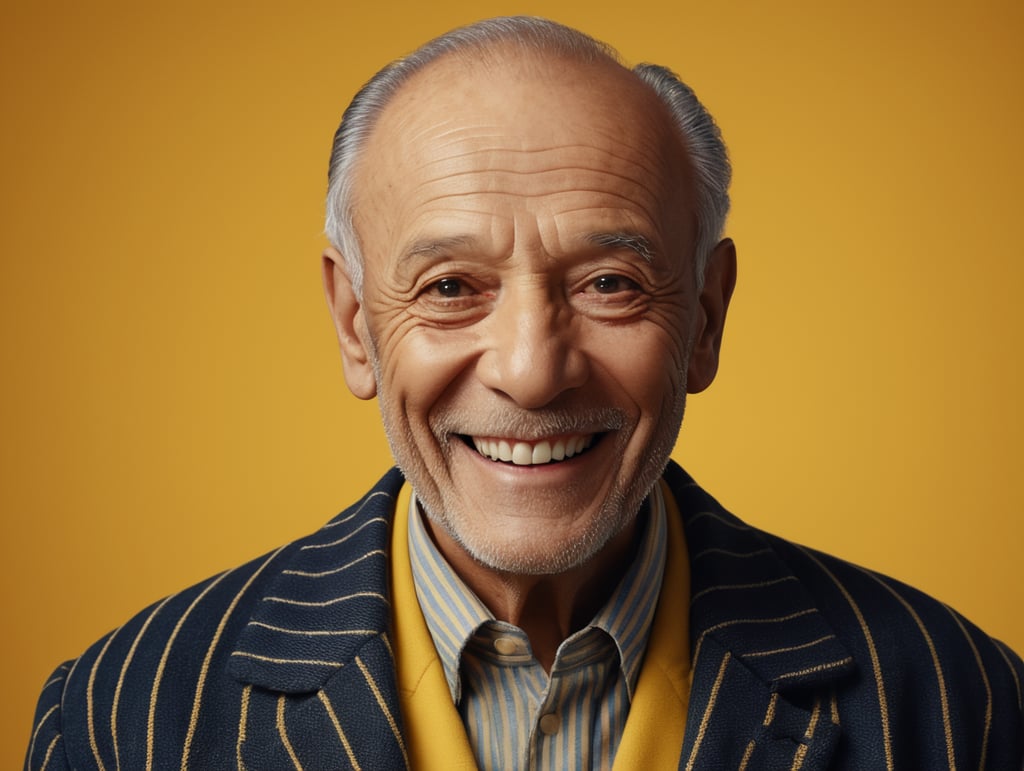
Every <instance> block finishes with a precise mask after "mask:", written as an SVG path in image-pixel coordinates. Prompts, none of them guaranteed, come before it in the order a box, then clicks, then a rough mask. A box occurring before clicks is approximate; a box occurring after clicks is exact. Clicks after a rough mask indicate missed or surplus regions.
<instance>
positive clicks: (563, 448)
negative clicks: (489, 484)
mask: <svg viewBox="0 0 1024 771" xmlns="http://www.w3.org/2000/svg"><path fill="white" fill-rule="evenodd" d="M598 438H599V435H598V434H579V435H575V436H566V437H561V438H559V439H555V440H549V439H541V440H539V441H536V442H527V441H523V440H521V439H494V438H486V437H475V436H474V437H467V439H468V441H469V442H470V443H472V445H473V446H474V447H476V451H477V452H478V453H480V454H481V455H483V456H484V457H485V458H490V459H491V460H493V461H501V462H504V463H512V464H514V465H516V466H537V465H542V464H544V463H552V462H558V461H562V460H568V459H569V458H572V457H573V456H575V455H579V454H580V453H581V452H584V451H586V450H588V449H590V447H591V445H593V443H594V442H595V440H597V439H598Z"/></svg>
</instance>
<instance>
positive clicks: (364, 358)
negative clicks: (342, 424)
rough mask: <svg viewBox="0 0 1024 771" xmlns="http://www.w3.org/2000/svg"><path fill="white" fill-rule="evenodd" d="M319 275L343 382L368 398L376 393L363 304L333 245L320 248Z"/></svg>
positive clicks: (357, 394) (354, 391) (356, 394)
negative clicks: (343, 376)
mask: <svg viewBox="0 0 1024 771" xmlns="http://www.w3.org/2000/svg"><path fill="white" fill-rule="evenodd" d="M323 278H324V294H326V295H327V307H328V308H329V309H330V311H331V318H332V319H334V328H335V330H336V331H337V333H338V345H339V347H340V348H341V363H342V365H343V367H344V369H345V383H346V384H347V385H348V390H350V391H351V392H352V393H353V394H355V396H357V397H358V398H360V399H372V398H373V397H374V396H376V395H377V380H376V377H375V376H374V372H373V363H372V359H371V351H372V348H371V345H372V343H371V341H370V334H369V330H368V329H367V327H366V319H365V317H364V315H363V305H362V302H361V301H360V300H359V298H358V297H357V296H356V292H355V289H354V288H353V286H352V281H351V279H350V278H349V275H348V271H347V270H346V269H345V258H344V257H342V256H341V253H340V252H339V251H338V250H337V249H335V248H333V247H328V248H327V249H326V250H325V251H324V256H323Z"/></svg>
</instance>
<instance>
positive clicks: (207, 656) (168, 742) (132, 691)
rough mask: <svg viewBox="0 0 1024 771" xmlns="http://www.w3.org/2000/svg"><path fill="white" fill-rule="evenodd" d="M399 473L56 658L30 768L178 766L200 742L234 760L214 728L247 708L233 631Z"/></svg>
mask: <svg viewBox="0 0 1024 771" xmlns="http://www.w3.org/2000/svg"><path fill="white" fill-rule="evenodd" d="M396 473H397V472H392V473H391V474H389V475H388V476H386V477H385V478H384V479H383V480H381V482H380V483H378V485H377V486H376V487H375V488H374V489H373V490H371V491H370V492H369V493H367V495H366V496H364V498H363V499H361V500H360V501H359V502H357V503H356V504H354V505H353V506H351V507H349V508H348V509H346V510H345V511H343V512H342V513H341V514H339V515H338V516H337V517H335V518H334V519H333V520H331V522H329V523H327V524H326V525H325V526H324V527H323V528H321V529H320V530H318V531H316V532H315V533H313V534H311V535H309V536H306V537H305V538H302V539H299V540H297V541H293V542H291V543H289V544H286V545H285V546H282V547H281V548H279V549H277V550H275V551H273V552H270V553H268V554H265V555H263V556H261V557H258V558H256V559H254V560H252V561H250V562H248V563H246V564H244V565H241V566H238V567H236V568H232V569H230V570H227V571H224V572H223V573H220V574H218V575H215V576H212V577H211V578H208V579H206V580H205V581H202V582H200V583H198V584H195V585H194V586H191V587H188V588H186V589H184V590H182V591H180V592H178V593H176V594H172V595H170V596H169V597H166V598H164V599H163V600H160V601H159V602H156V603H154V604H152V605H150V606H149V607H147V608H145V609H144V610H142V611H141V612H139V613H138V614H136V615H135V616H134V617H132V618H131V619H130V620H128V621H127V622H126V623H125V624H124V625H122V626H120V627H118V628H117V629H115V630H113V631H112V632H110V633H109V634H107V635H105V636H104V637H102V638H100V639H99V640H98V641H97V642H95V643H94V644H93V645H92V646H91V647H89V648H88V649H87V650H86V651H85V652H84V653H83V654H82V655H81V656H80V657H78V658H77V659H74V660H72V661H69V662H66V663H65V664H63V665H61V667H59V668H58V669H57V670H56V672H55V673H54V674H53V675H52V676H51V678H50V679H49V680H48V681H47V683H46V685H45V686H44V688H43V690H42V693H41V696H40V699H39V702H38V706H37V709H36V717H35V722H34V725H33V734H32V737H31V739H30V747H29V750H28V753H27V755H26V768H42V767H47V768H51V769H52V768H59V767H71V768H95V767H102V766H106V767H108V768H109V767H115V768H116V767H128V768H134V767H143V766H148V767H157V768H165V767H171V766H174V767H177V766H179V765H181V763H182V761H183V758H184V757H187V756H188V755H189V754H192V755H193V756H194V755H195V753H196V751H201V752H203V753H204V754H203V759H204V763H208V764H212V765H211V766H210V767H228V766H229V765H234V761H235V754H234V743H233V742H232V743H230V744H231V746H230V747H227V746H226V745H225V746H224V747H221V746H220V745H221V744H225V743H223V742H220V741H219V740H211V738H210V734H215V733H218V732H220V731H222V729H223V728H224V727H226V726H233V727H237V726H238V725H239V721H240V720H241V718H242V715H243V711H244V701H245V697H246V694H245V690H246V688H247V685H246V683H244V682H241V681H239V679H237V678H235V677H233V676H232V674H231V667H230V664H231V659H232V654H233V652H234V649H235V646H236V643H237V641H238V639H239V638H240V637H241V636H242V635H243V633H244V632H245V630H246V628H247V626H248V625H249V623H250V619H251V618H252V617H253V615H254V614H255V613H256V611H257V609H258V608H259V607H260V606H261V605H262V604H265V603H266V600H267V599H268V597H270V598H271V599H272V595H273V593H274V587H275V585H277V584H278V583H279V582H280V580H281V577H282V573H283V572H287V568H288V566H289V565H291V564H292V563H293V562H294V560H295V558H296V555H298V554H302V553H303V550H304V549H309V548H310V545H311V544H318V543H321V542H325V541H329V540H330V539H331V538H334V537H336V534H337V533H338V532H339V531H341V530H344V529H345V524H346V522H347V521H351V518H352V516H353V514H355V513H358V511H359V509H360V507H361V506H362V505H364V504H365V503H366V501H367V500H369V499H372V498H373V497H374V496H375V495H379V494H380V491H381V490H382V489H385V488H387V489H390V488H388V485H389V484H390V485H391V486H394V482H395V479H394V476H395V474H396ZM398 482H399V483H400V477H399V478H398ZM249 687H251V686H249ZM215 748H219V749H215ZM211 751H213V752H214V753H223V754H224V756H223V757H221V755H220V754H214V755H210V754H209V752H211ZM47 762H48V763H49V765H47Z"/></svg>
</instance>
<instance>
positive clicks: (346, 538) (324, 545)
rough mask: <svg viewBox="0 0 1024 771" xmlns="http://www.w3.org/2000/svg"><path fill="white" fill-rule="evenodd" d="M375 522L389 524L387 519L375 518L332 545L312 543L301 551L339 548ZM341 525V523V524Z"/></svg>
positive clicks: (331, 543)
mask: <svg viewBox="0 0 1024 771" xmlns="http://www.w3.org/2000/svg"><path fill="white" fill-rule="evenodd" d="M349 519H351V517H349ZM346 521H347V520H346ZM374 522H383V523H384V524H387V523H388V521H387V520H386V519H384V517H374V518H373V519H368V520H366V521H365V522H363V524H361V525H360V526H359V527H357V528H356V529H355V530H353V531H352V532H351V533H348V534H346V535H343V536H342V537H341V538H339V539H338V540H337V541H331V542H330V543H311V544H307V545H305V546H303V547H302V549H301V550H302V551H312V550H313V549H330V548H331V547H332V546H339V545H340V544H343V543H345V541H347V540H348V539H349V538H352V537H354V536H355V535H357V534H358V533H359V531H360V530H362V529H363V528H364V527H368V526H370V525H372V524H373V523H374ZM339 524H341V523H339Z"/></svg>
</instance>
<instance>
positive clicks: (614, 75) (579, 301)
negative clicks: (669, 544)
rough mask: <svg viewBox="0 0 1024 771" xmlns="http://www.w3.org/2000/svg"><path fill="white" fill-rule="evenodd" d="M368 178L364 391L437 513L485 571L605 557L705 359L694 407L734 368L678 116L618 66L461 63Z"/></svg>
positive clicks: (429, 76) (452, 66) (351, 319)
mask: <svg viewBox="0 0 1024 771" xmlns="http://www.w3.org/2000/svg"><path fill="white" fill-rule="evenodd" d="M357 174H358V177H357V189H358V191H359V192H358V199H357V202H356V203H357V215H356V229H357V231H358V233H359V238H360V241H361V243H362V246H363V253H364V261H365V278H364V286H363V295H362V298H361V301H356V300H354V299H353V301H352V302H351V303H350V304H349V305H348V306H346V307H348V308H350V310H349V311H343V310H339V305H341V304H339V302H337V301H335V300H332V307H333V308H334V312H335V316H336V321H337V322H338V326H339V333H340V334H341V335H342V349H343V353H344V354H345V364H346V377H347V379H348V381H349V384H350V386H351V387H353V390H354V392H356V394H357V395H359V396H361V397H364V398H367V397H369V396H372V395H373V394H374V392H376V394H377V395H378V397H379V399H380V406H381V412H382V414H383V419H384V425H385V429H386V430H387V434H388V437H389V440H390V443H391V447H392V451H393V453H394V455H395V458H396V459H397V461H398V464H399V466H400V467H401V468H402V470H403V471H404V472H405V474H406V475H407V477H408V479H409V480H410V481H411V483H412V485H413V488H414V489H415V491H416V494H417V496H418V498H419V500H420V502H421V504H422V505H423V507H424V509H425V511H426V513H427V514H428V516H429V517H430V519H431V520H432V522H433V523H434V524H435V525H440V527H441V528H442V530H443V533H444V534H445V535H446V536H447V537H450V538H451V539H452V540H453V541H454V542H455V543H457V544H458V545H459V546H460V547H461V548H462V549H463V550H464V551H465V552H466V553H468V554H469V555H470V556H472V557H473V558H474V559H475V560H476V561H478V562H480V563H482V564H484V565H486V566H488V567H490V568H492V569H494V570H497V571H502V572H512V573H517V574H552V573H560V572H563V571H565V570H567V569H570V568H572V567H575V566H577V565H581V564H583V563H585V562H587V561H588V560H589V559H591V558H592V557H593V556H594V555H595V554H597V553H598V552H599V551H600V550H601V548H602V547H603V546H605V545H606V544H607V543H608V542H609V540H610V539H612V538H613V537H614V536H615V535H616V534H618V533H620V532H624V531H627V530H628V526H629V525H630V524H631V523H632V521H633V519H634V517H635V515H636V512H637V510H638V508H639V506H640V504H641V502H642V501H643V498H644V497H645V495H646V494H647V492H648V491H649V489H650V487H651V485H652V484H653V483H654V481H655V480H656V479H657V477H658V476H659V474H660V473H661V471H662V469H663V468H664V464H665V463H666V461H667V459H668V455H669V452H670V451H671V449H672V446H673V443H674V441H675V437H676V434H677V432H678V429H679V426H680V422H681V421H682V417H683V407H684V403H685V394H686V390H687V368H688V365H690V364H691V358H693V354H694V351H695V350H700V351H703V352H704V353H701V354H700V355H699V357H698V358H700V361H699V362H697V365H698V368H699V369H701V370H702V371H701V372H699V373H698V379H699V380H700V383H698V384H697V385H696V387H693V386H694V384H693V383H691V390H699V389H700V388H703V387H704V386H706V385H707V383H708V382H710V377H713V375H714V367H713V365H711V368H710V377H709V376H708V374H707V369H708V366H709V365H708V364H707V362H705V361H704V359H705V358H706V351H705V349H706V348H707V345H705V344H702V343H701V340H702V339H703V338H704V337H706V336H707V335H708V334H709V333H708V331H707V327H708V324H707V317H708V314H707V313H705V312H704V308H703V306H702V303H701V301H700V295H699V293H698V292H697V290H696V287H695V282H694V280H693V262H692V258H693V244H694V241H695V236H696V232H695V217H694V215H693V201H692V193H691V190H692V182H691V179H692V175H691V172H690V170H689V167H688V163H687V161H686V159H685V155H684V152H683V149H682V148H681V146H680V144H679V141H678V140H677V139H676V138H675V135H674V134H673V132H672V129H671V127H670V125H669V124H668V122H667V117H666V116H665V113H664V111H663V109H662V108H661V107H660V105H659V104H658V102H657V101H656V99H655V98H654V97H653V96H652V95H651V94H649V93H648V92H647V91H646V90H644V88H643V87H642V86H640V85H639V84H638V82H636V81H634V80H633V77H632V76H631V75H630V74H629V73H627V72H626V71H624V70H621V69H619V68H616V67H613V66H612V65H610V64H607V63H601V64H593V65H581V64H575V63H570V62H566V61H561V60H559V61H554V62H552V61H542V62H538V61H523V59H522V56H519V57H518V59H517V58H512V57H505V58H504V60H503V61H501V62H500V63H491V64H490V65H471V66H468V67H467V65H466V63H465V62H464V61H462V60H460V59H455V58H452V57H449V58H448V59H444V60H442V61H440V62H437V63H435V64H433V65H431V66H430V67H428V68H427V70H425V71H424V72H422V73H420V74H419V75H418V76H417V77H416V78H415V79H414V80H413V81H412V82H411V83H409V84H407V85H406V86H405V87H403V90H402V91H401V92H400V93H399V94H398V95H397V96H396V97H395V99H394V100H393V102H392V103H391V104H390V105H389V106H388V108H387V109H386V110H385V112H384V114H383V115H382V116H381V119H380V122H379V124H378V125H377V127H376V129H375V130H374V133H373V135H372V137H371V139H370V141H369V144H368V146H367V148H366V152H365V155H364V156H363V159H362V161H361V165H360V167H359V169H358V171H357ZM335 257H337V256H336V255H335ZM336 262H338V260H337V259H336ZM333 270H334V279H333V280H334V281H335V282H344V281H345V277H344V275H343V273H342V271H341V269H340V268H338V267H335V268H333ZM328 284H329V289H328V291H329V295H332V296H333V295H335V294H337V293H338V291H339V290H334V291H332V289H331V280H329V281H328ZM342 317H344V318H342ZM712 326H713V325H712ZM345 329H348V330H349V331H350V333H351V334H348V335H347V340H348V350H347V352H346V333H345V332H344V330H345ZM712 336H713V337H714V338H715V341H714V346H713V347H714V348H715V353H717V333H712ZM695 342H696V345H695ZM371 378H372V380H371ZM705 381H706V382H705Z"/></svg>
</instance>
